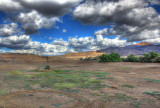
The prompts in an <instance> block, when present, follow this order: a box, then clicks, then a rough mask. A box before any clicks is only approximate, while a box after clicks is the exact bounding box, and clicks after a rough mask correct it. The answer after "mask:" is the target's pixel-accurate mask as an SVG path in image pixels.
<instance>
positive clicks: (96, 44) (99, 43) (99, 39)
mask: <svg viewBox="0 0 160 108" xmlns="http://www.w3.org/2000/svg"><path fill="white" fill-rule="evenodd" d="M68 44H69V46H70V47H72V48H73V49H74V50H75V51H77V52H85V51H94V50H99V49H104V48H108V47H119V46H126V45H129V44H131V43H128V42H127V41H126V40H120V39H119V38H118V37H117V38H115V39H109V38H104V37H103V36H102V35H97V36H96V38H93V37H81V38H69V39H68Z"/></svg>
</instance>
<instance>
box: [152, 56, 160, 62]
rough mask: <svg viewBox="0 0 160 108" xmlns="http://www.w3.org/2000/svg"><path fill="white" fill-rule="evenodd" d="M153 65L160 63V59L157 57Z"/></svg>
mask: <svg viewBox="0 0 160 108" xmlns="http://www.w3.org/2000/svg"><path fill="white" fill-rule="evenodd" d="M152 62H153V63H160V57H156V58H155V59H153V60H152Z"/></svg>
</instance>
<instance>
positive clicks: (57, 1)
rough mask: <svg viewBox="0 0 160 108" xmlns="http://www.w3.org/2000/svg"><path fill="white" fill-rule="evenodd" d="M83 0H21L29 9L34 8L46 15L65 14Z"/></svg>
mask: <svg viewBox="0 0 160 108" xmlns="http://www.w3.org/2000/svg"><path fill="white" fill-rule="evenodd" d="M80 1H82V0H32V1H31V0H19V2H20V3H21V5H22V6H23V7H25V8H27V9H33V10H36V11H38V12H40V13H42V14H43V15H45V16H63V15H64V14H66V13H68V12H69V11H70V8H71V7H73V6H74V5H75V4H77V3H79V2H80Z"/></svg>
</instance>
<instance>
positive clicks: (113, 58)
mask: <svg viewBox="0 0 160 108" xmlns="http://www.w3.org/2000/svg"><path fill="white" fill-rule="evenodd" d="M121 61H122V59H121V57H120V55H119V54H117V53H114V52H112V53H110V54H109V55H107V54H103V55H101V56H100V57H99V62H121Z"/></svg>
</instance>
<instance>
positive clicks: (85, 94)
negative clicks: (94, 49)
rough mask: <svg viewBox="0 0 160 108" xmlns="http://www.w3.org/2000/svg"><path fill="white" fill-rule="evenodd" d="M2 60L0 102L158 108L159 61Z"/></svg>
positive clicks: (6, 107)
mask: <svg viewBox="0 0 160 108" xmlns="http://www.w3.org/2000/svg"><path fill="white" fill-rule="evenodd" d="M49 64H50V66H51V70H42V68H43V66H44V65H45V63H34V64H33V63H32V64H2V63H1V64H0V108H57V107H58V108H160V64H156V63H123V62H120V63H98V62H96V61H78V60H54V61H53V62H50V63H49Z"/></svg>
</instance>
